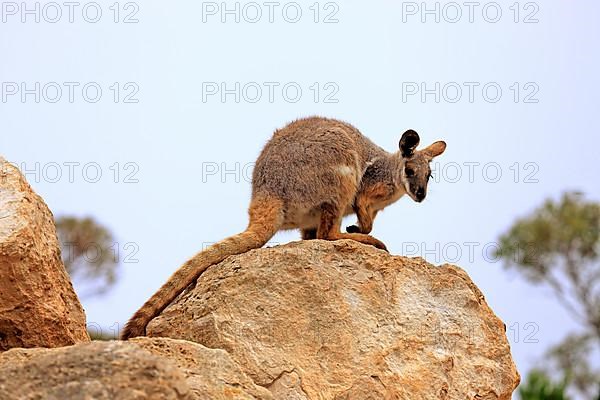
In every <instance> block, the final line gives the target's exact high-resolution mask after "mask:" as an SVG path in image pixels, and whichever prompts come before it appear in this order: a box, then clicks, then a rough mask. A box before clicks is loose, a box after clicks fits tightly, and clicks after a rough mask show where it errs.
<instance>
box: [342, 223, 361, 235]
mask: <svg viewBox="0 0 600 400" xmlns="http://www.w3.org/2000/svg"><path fill="white" fill-rule="evenodd" d="M346 232H348V233H361V230H360V228H359V227H358V225H350V226H347V227H346Z"/></svg>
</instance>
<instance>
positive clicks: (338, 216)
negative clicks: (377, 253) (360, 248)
mask: <svg viewBox="0 0 600 400" xmlns="http://www.w3.org/2000/svg"><path fill="white" fill-rule="evenodd" d="M341 222H342V212H341V209H340V207H338V206H335V205H333V204H330V203H326V204H323V205H322V206H321V221H320V223H319V228H318V229H317V239H324V240H340V239H351V240H356V241H357V242H360V243H364V244H368V245H371V246H375V247H377V248H378V249H381V250H385V251H387V247H385V244H383V242H382V241H380V240H378V239H375V238H374V237H373V236H371V235H366V234H364V233H342V232H340V225H341Z"/></svg>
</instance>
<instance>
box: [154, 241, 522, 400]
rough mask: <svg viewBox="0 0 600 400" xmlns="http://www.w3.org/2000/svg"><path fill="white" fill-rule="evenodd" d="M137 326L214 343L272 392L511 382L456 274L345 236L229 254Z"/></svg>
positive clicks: (483, 315)
mask: <svg viewBox="0 0 600 400" xmlns="http://www.w3.org/2000/svg"><path fill="white" fill-rule="evenodd" d="M147 332H148V334H149V335H150V336H168V337H172V338H179V339H186V340H190V341H194V342H197V343H201V344H203V345H205V346H208V347H211V348H221V349H225V350H226V351H227V352H228V353H229V354H230V355H231V357H232V358H233V359H234V360H235V361H237V363H238V364H239V365H240V366H241V368H242V369H243V370H244V372H246V373H247V374H248V375H249V376H250V377H251V378H252V379H253V381H254V382H255V383H256V384H258V385H260V386H264V387H266V388H268V389H269V390H270V391H271V392H272V393H273V395H274V397H275V398H276V399H295V400H302V399H339V400H341V399H347V400H350V399H357V400H365V399H411V400H418V399H457V400H459V399H460V400H464V399H504V400H508V399H510V398H511V393H512V392H513V390H514V389H515V387H516V386H517V384H518V382H519V374H518V373H517V370H516V368H515V365H514V363H513V360H512V358H511V354H510V348H509V345H508V341H507V339H506V335H505V326H504V324H503V323H502V321H500V320H499V319H498V318H497V317H496V316H495V315H494V313H493V312H492V310H491V309H490V308H489V307H488V305H487V304H486V302H485V300H484V297H483V295H482V293H481V292H480V291H479V290H478V289H477V287H476V286H475V285H474V284H473V283H472V282H471V280H470V279H469V277H468V276H467V274H466V273H465V272H464V271H463V270H461V269H460V268H458V267H455V266H452V265H443V266H440V267H435V266H433V265H431V264H428V263H427V262H425V261H424V260H422V259H420V258H405V257H399V256H391V255H389V254H387V253H385V252H383V251H380V250H376V249H374V248H371V247H369V246H365V245H361V244H358V243H355V242H353V241H348V240H343V241H336V242H326V241H320V240H313V241H305V242H297V243H291V244H288V245H284V246H277V247H274V248H267V249H259V250H253V251H250V252H248V253H246V254H243V255H239V256H234V257H229V258H228V259H226V260H225V261H223V262H222V263H220V264H217V265H214V266H212V267H210V268H209V269H208V270H206V271H205V272H204V274H203V275H202V276H201V278H200V279H199V280H198V282H197V284H196V285H195V287H191V288H190V289H189V290H188V291H187V292H185V293H183V294H182V295H180V296H179V298H178V299H177V300H176V301H175V302H174V303H173V304H171V305H170V306H169V307H168V308H166V309H165V310H164V311H163V313H162V314H161V315H160V316H159V317H157V318H155V319H154V320H153V321H152V322H151V323H150V325H149V326H148V329H147Z"/></svg>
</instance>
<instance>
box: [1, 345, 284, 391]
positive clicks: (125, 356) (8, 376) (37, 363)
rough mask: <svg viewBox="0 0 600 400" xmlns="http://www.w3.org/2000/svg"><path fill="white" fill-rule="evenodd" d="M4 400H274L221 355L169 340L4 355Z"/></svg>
mask: <svg viewBox="0 0 600 400" xmlns="http://www.w3.org/2000/svg"><path fill="white" fill-rule="evenodd" d="M0 398H1V399H45V400H63V399H69V400H87V399H94V400H135V399H140V400H141V399H145V400H153V399H156V400H163V399H164V400H169V399H178V400H179V399H185V400H205V399H211V400H233V399H235V400H238V399H239V400H242V399H244V400H245V399H248V400H250V399H265V400H269V399H273V397H272V396H271V394H270V393H269V391H268V390H266V389H264V388H261V387H258V386H256V385H254V384H253V383H252V381H251V380H250V378H248V377H247V376H246V375H244V374H243V373H242V372H241V371H240V369H239V367H238V366H236V365H235V363H234V362H233V361H232V360H231V358H230V357H229V356H228V354H227V353H226V352H225V351H223V350H216V349H207V348H206V347H204V346H201V345H199V344H195V343H190V342H185V341H181V340H173V339H167V338H159V339H150V338H138V339H135V340H133V341H129V342H119V341H111V342H91V343H84V344H78V345H75V346H69V347H62V348H57V349H41V348H38V349H12V350H9V351H7V352H5V353H2V354H0Z"/></svg>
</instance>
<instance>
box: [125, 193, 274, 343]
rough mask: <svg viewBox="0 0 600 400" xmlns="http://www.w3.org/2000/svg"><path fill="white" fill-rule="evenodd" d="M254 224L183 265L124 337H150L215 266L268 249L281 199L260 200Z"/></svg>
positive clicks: (129, 324) (254, 207)
mask: <svg viewBox="0 0 600 400" xmlns="http://www.w3.org/2000/svg"><path fill="white" fill-rule="evenodd" d="M249 214H250V222H249V224H248V228H246V230H245V231H244V232H242V233H239V234H237V235H234V236H230V237H228V238H226V239H224V240H222V241H220V242H217V243H215V244H213V245H212V246H210V247H208V248H207V249H206V250H204V251H201V252H199V253H197V254H196V255H195V256H194V257H192V258H191V259H190V260H188V261H187V262H186V263H185V264H183V265H182V266H181V267H180V268H179V269H178V270H177V271H175V273H174V274H173V275H172V276H171V277H170V278H169V280H168V281H167V282H166V283H165V284H164V285H162V287H161V288H160V289H158V291H157V292H156V293H154V295H153V296H152V297H151V298H150V299H149V300H148V301H146V303H144V305H143V306H142V308H140V309H139V310H138V311H137V312H136V313H135V314H134V315H133V317H131V319H130V320H129V322H127V324H126V325H125V328H124V329H123V331H122V333H121V339H123V340H127V339H129V338H132V337H136V336H143V335H145V334H146V326H147V325H148V323H149V322H150V321H151V320H152V319H153V318H154V317H156V316H157V315H158V314H160V313H161V311H162V310H164V309H165V308H166V307H167V306H168V305H169V304H170V303H171V302H172V301H173V300H175V298H176V297H177V296H178V295H179V294H180V293H181V292H183V291H184V290H185V288H187V287H188V286H189V285H190V284H192V283H193V282H194V281H195V280H196V279H198V277H199V276H200V275H201V274H202V272H204V270H206V269H207V268H208V267H210V266H211V265H214V264H217V263H219V262H221V261H223V260H224V259H226V258H227V257H229V256H231V255H235V254H241V253H245V252H247V251H249V250H252V249H257V248H259V247H262V246H263V245H265V244H266V243H267V242H268V241H269V239H271V238H272V237H273V235H275V233H276V232H277V231H278V230H279V228H280V226H281V223H282V219H283V207H282V203H281V201H279V200H277V199H272V198H270V199H264V198H263V199H260V200H259V199H256V200H254V201H253V202H252V204H250V209H249Z"/></svg>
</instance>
